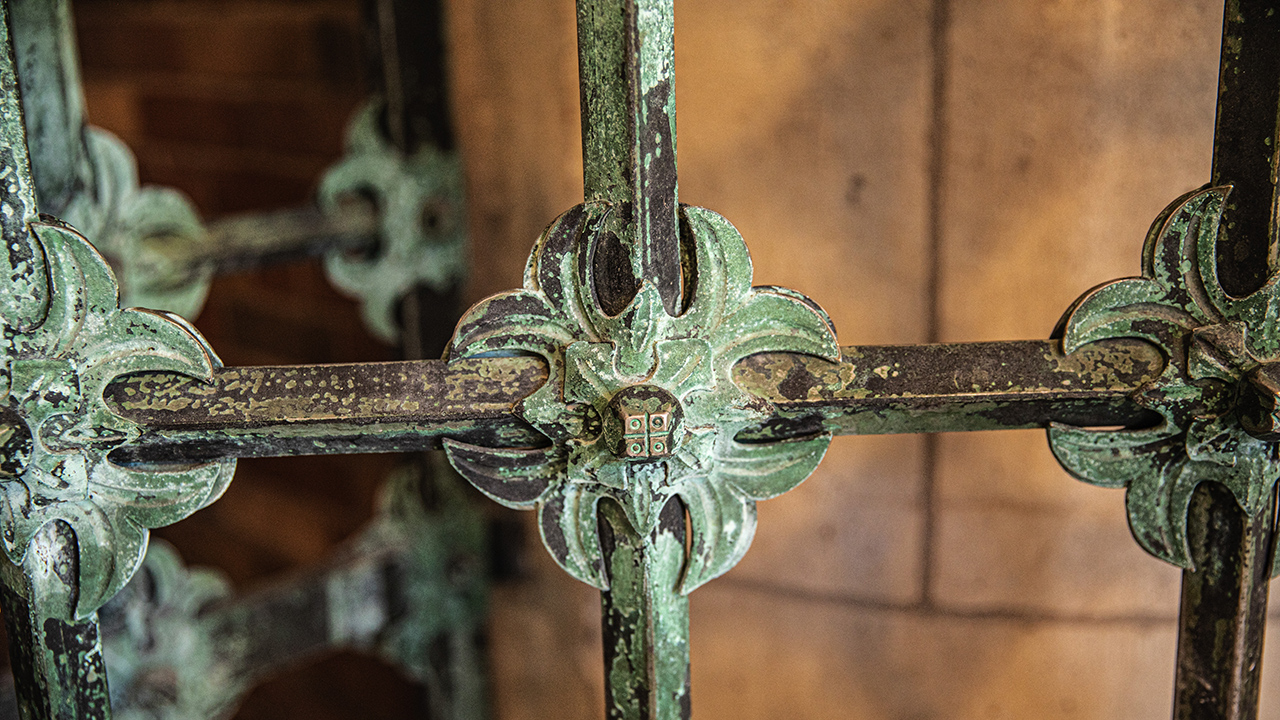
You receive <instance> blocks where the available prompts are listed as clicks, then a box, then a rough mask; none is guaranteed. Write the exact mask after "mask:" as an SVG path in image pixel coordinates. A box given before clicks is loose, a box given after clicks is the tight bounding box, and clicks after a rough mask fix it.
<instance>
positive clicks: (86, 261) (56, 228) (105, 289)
mask: <svg viewBox="0 0 1280 720" xmlns="http://www.w3.org/2000/svg"><path fill="white" fill-rule="evenodd" d="M30 227H31V234H32V240H33V241H34V245H35V247H36V248H37V252H39V253H40V254H41V255H42V256H43V258H44V264H45V266H46V267H45V273H43V275H44V277H39V278H38V279H35V278H31V277H30V276H27V277H21V283H23V284H25V283H29V282H32V281H33V280H34V281H35V282H37V283H47V287H48V291H47V298H48V302H47V305H46V307H45V309H44V314H43V318H42V320H41V322H40V323H39V324H38V325H37V326H36V327H34V328H30V329H28V330H25V331H20V329H19V328H18V327H17V326H15V325H14V324H12V323H11V322H10V320H9V317H8V316H7V315H6V316H5V318H4V320H3V322H4V332H5V335H6V337H7V338H8V340H9V343H8V345H9V346H8V347H7V348H5V352H4V354H3V355H0V363H2V368H3V369H2V370H0V397H3V398H4V399H5V406H6V407H7V408H8V411H9V413H11V414H12V415H13V416H15V417H16V418H18V419H19V420H20V421H21V423H22V424H21V426H20V431H25V433H26V434H27V436H28V437H29V438H30V439H31V440H30V453H29V455H28V456H27V458H26V461H25V463H24V467H23V468H22V470H21V472H20V474H18V475H17V477H14V478H11V479H9V480H7V481H6V482H4V483H3V486H0V493H3V502H4V507H3V513H4V515H3V533H4V546H5V552H6V554H7V555H8V557H9V559H10V560H11V561H12V562H14V563H18V564H21V563H23V562H24V558H26V557H27V555H28V553H27V548H28V544H29V543H30V541H31V538H32V537H33V536H34V535H35V534H36V532H38V531H39V530H40V528H41V527H43V526H44V525H46V524H47V523H49V522H52V521H54V520H61V521H64V522H66V523H67V524H68V525H70V527H71V528H72V530H74V532H75V534H76V537H77V540H78V545H79V548H80V555H79V596H78V598H77V600H76V602H75V605H74V612H73V615H71V616H70V617H68V618H67V619H73V618H83V617H87V616H88V615H90V614H91V613H92V612H93V611H94V610H96V609H97V608H98V607H99V606H100V605H101V604H102V603H103V602H104V601H106V599H108V598H110V597H111V596H112V595H113V594H115V592H116V591H117V590H119V589H120V587H122V586H123V585H124V583H125V582H126V581H127V580H128V578H129V577H130V575H132V573H133V571H134V569H135V568H136V567H137V565H138V563H140V562H141V561H142V554H143V552H144V550H145V548H146V539H147V528H151V527H158V526H160V525H166V524H169V523H172V522H174V521H176V520H178V519H180V518H183V517H186V516H187V515H189V514H190V513H192V512H194V511H195V510H197V509H199V508H201V507H204V506H205V505H207V504H208V503H210V502H212V501H213V500H214V499H216V498H217V497H218V496H219V495H220V494H221V493H222V490H223V489H224V488H225V487H226V485H227V483H228V482H230V480H231V475H232V472H233V470H234V467H235V463H234V461H220V462H217V463H214V464H210V465H197V466H190V467H178V468H172V469H168V468H161V467H155V468H147V469H141V468H129V467H123V466H119V465H116V464H114V463H112V462H111V461H109V460H108V459H107V454H108V453H109V452H110V451H111V450H112V449H113V448H115V447H117V446H119V445H121V444H124V443H127V442H128V441H129V440H131V439H133V438H135V437H137V436H138V434H139V433H140V432H141V428H139V426H138V425H136V424H135V423H132V422H130V421H127V420H124V419H122V418H120V417H119V416H117V415H115V414H114V413H112V412H111V411H110V410H109V409H108V408H107V406H106V404H105V403H104V402H103V400H102V393H103V390H104V388H105V387H106V386H107V384H108V383H110V382H111V381H112V380H113V379H114V378H116V377H118V376H120V375H124V374H127V373H130V372H136V371H140V370H165V371H169V372H176V373H183V374H186V375H190V376H193V377H200V378H208V377H209V376H210V373H211V372H212V371H213V368H214V367H215V366H216V365H217V364H218V361H217V358H216V357H215V356H214V355H213V354H212V351H210V350H209V348H208V347H207V346H206V345H205V344H204V342H203V341H202V340H201V339H200V337H199V335H198V334H197V333H196V332H195V330H194V329H193V328H191V327H190V326H189V325H187V324H186V323H185V322H183V321H182V320H181V319H179V318H177V317H175V316H165V315H161V314H157V313H153V312H150V311H144V310H121V309H119V307H118V298H117V294H116V284H115V279H114V277H113V276H112V274H111V271H110V269H109V268H108V267H107V264H106V262H105V261H104V260H103V259H102V256H100V255H98V254H97V252H96V251H95V250H94V249H93V247H92V246H91V245H90V244H89V243H88V241H86V240H85V239H84V238H83V237H82V236H80V235H79V234H78V233H76V232H75V231H73V230H72V229H70V228H69V227H67V226H65V225H61V224H53V223H48V222H39V223H31V226H30ZM6 240H9V241H10V242H13V241H14V240H15V239H11V238H6ZM11 274H12V275H21V272H20V271H19V270H17V269H14V270H12V271H11ZM16 284H17V283H15V284H11V285H10V288H13V287H15V285H16ZM5 292H6V293H14V292H19V291H17V290H11V289H6V290H5Z"/></svg>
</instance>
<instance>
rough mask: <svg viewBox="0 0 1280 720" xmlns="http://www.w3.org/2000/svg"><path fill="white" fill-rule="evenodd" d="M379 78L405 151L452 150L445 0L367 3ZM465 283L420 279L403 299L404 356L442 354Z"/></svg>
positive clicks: (392, 136)
mask: <svg viewBox="0 0 1280 720" xmlns="http://www.w3.org/2000/svg"><path fill="white" fill-rule="evenodd" d="M366 17H367V18H368V20H367V22H368V26H369V27H370V32H369V37H370V38H371V39H372V40H374V41H375V42H373V43H372V47H370V54H371V55H373V56H374V59H373V61H372V63H371V65H372V66H373V70H374V72H373V75H374V84H375V85H376V86H377V87H378V89H379V90H380V91H381V92H382V95H383V98H384V99H385V101H386V120H385V123H386V132H387V138H388V139H389V140H390V141H391V143H392V144H393V145H395V146H396V147H397V148H398V149H399V150H400V152H401V153H403V154H404V155H412V154H414V153H415V152H416V151H417V150H418V148H420V147H423V146H432V147H435V148H436V149H438V150H441V151H444V152H450V151H452V150H453V149H454V146H455V143H456V140H455V138H454V134H453V120H452V118H451V116H450V109H449V83H448V65H447V60H448V59H447V57H446V55H447V53H446V48H447V43H446V34H445V12H444V7H443V6H442V3H441V0H371V3H370V4H369V5H368V6H367V7H366ZM462 309H463V308H462V288H461V286H460V283H459V284H457V285H454V286H453V287H450V288H446V289H444V290H437V289H433V288H430V287H427V286H425V285H420V286H418V287H417V288H415V289H414V290H413V291H412V292H410V293H408V294H406V295H405V296H404V298H403V299H402V300H401V303H400V329H401V335H400V337H401V344H400V350H401V353H402V354H403V356H404V358H405V359H406V360H419V359H426V358H438V357H440V356H441V355H442V354H444V348H445V346H446V345H447V344H448V343H449V338H450V337H452V335H453V328H454V325H455V324H457V321H458V318H459V317H461V314H462Z"/></svg>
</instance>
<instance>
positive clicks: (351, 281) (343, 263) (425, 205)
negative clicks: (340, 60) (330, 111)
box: [319, 101, 467, 342]
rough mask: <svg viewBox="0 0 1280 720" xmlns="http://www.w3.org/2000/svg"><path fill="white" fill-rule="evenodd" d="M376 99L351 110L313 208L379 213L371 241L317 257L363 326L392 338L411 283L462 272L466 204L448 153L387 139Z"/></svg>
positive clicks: (446, 284)
mask: <svg viewBox="0 0 1280 720" xmlns="http://www.w3.org/2000/svg"><path fill="white" fill-rule="evenodd" d="M382 112H383V103H382V102H381V101H373V102H370V103H368V104H367V105H366V106H365V107H364V108H363V109H361V110H360V111H358V112H357V113H356V115H355V117H354V119H353V120H352V122H351V127H350V128H349V129H348V131H347V154H346V157H345V158H344V159H343V160H341V161H340V162H339V163H338V164H337V165H335V166H333V167H332V168H330V169H329V170H328V171H327V172H326V173H325V176H324V178H323V179H322V180H321V182H320V191H319V201H320V206H321V208H323V209H324V210H325V211H326V212H329V213H331V214H340V213H342V212H343V207H344V205H349V204H352V203H359V202H365V201H371V202H372V203H373V205H374V209H375V212H376V213H377V214H378V215H379V217H380V226H381V234H380V241H379V243H378V245H377V246H376V247H375V248H373V249H371V250H370V251H366V252H364V253H358V254H353V253H347V252H333V253H330V254H329V255H327V256H326V258H325V271H326V272H327V274H328V276H329V281H330V282H332V283H333V284H334V286H336V287H337V288H338V289H340V290H342V291H343V292H345V293H348V294H349V295H351V296H353V297H356V298H358V299H359V300H360V303H361V314H362V316H363V318H364V321H365V324H366V325H367V326H368V327H369V329H370V331H372V332H373V334H374V335H376V336H377V337H379V338H381V339H382V340H385V341H387V342H395V341H396V340H397V338H399V336H400V323H399V321H398V319H397V312H398V311H399V308H400V303H401V299H402V298H403V297H404V296H405V294H406V293H408V292H409V291H410V290H412V289H413V288H414V287H415V286H419V285H425V286H427V287H430V288H432V289H433V290H436V291H438V292H442V293H443V292H447V291H449V290H450V289H452V288H454V287H456V286H457V285H458V284H460V283H461V282H462V280H463V278H465V276H466V267H467V257H466V241H467V234H466V205H465V200H464V195H463V187H462V168H461V164H460V163H459V161H458V157H457V155H456V154H454V153H452V152H446V151H444V150H440V149H438V148H436V147H434V146H432V145H430V144H428V143H422V144H420V145H419V146H418V147H417V148H416V149H415V150H414V152H413V154H412V155H407V156H406V155H405V154H404V153H402V152H401V151H400V150H399V149H398V148H397V147H396V146H395V145H393V144H392V143H391V142H390V141H389V140H388V139H387V138H386V135H385V132H384V131H383V129H382V126H381V123H380V122H379V117H380V115H381V113H382Z"/></svg>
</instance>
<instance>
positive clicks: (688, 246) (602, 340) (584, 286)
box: [445, 202, 840, 594]
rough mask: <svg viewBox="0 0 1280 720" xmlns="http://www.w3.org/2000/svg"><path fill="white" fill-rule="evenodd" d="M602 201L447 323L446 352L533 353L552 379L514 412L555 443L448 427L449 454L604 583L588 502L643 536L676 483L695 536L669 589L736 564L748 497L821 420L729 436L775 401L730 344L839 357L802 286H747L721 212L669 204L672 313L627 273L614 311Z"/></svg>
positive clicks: (741, 257)
mask: <svg viewBox="0 0 1280 720" xmlns="http://www.w3.org/2000/svg"><path fill="white" fill-rule="evenodd" d="M613 212H614V211H613V208H612V206H611V205H609V204H607V203H600V202H597V203H588V204H586V205H580V206H578V207H576V208H574V209H573V210H570V211H569V212H567V213H565V214H564V215H562V216H561V217H560V218H558V219H557V220H556V221H555V222H554V223H552V224H551V226H550V227H549V228H548V229H547V230H546V232H545V233H544V234H543V235H542V237H541V238H540V239H539V240H538V242H537V244H536V245H535V247H534V249H533V253H532V255H531V257H530V259H529V264H528V267H527V268H526V270H525V279H524V289H523V290H517V291H513V292H508V293H503V294H500V295H496V296H494V297H491V298H489V299H487V300H483V301H481V302H480V303H479V304H477V305H476V306H475V307H473V308H472V309H471V310H470V311H469V312H468V313H467V315H466V316H465V317H464V318H463V319H462V321H461V322H460V323H459V325H458V330H457V332H456V334H455V336H454V338H453V342H452V344H451V347H450V350H449V358H450V359H458V358H465V357H475V356H479V355H493V354H513V353H518V354H536V355H539V356H541V357H542V358H543V359H545V360H546V362H547V363H548V365H549V373H550V375H549V377H550V379H549V380H548V382H547V383H546V384H544V385H543V386H542V387H541V388H539V389H538V390H537V391H536V392H534V393H533V394H531V395H530V396H528V397H527V398H525V399H524V401H523V402H522V403H521V404H520V406H519V407H518V412H519V414H520V415H521V416H522V417H523V418H524V420H526V421H527V422H529V423H530V424H531V425H532V426H533V427H535V428H537V429H538V430H539V431H541V432H542V433H543V434H545V435H546V436H547V437H548V438H549V439H550V441H551V444H550V446H549V447H545V448H535V449H526V448H517V449H504V448H485V447H477V446H474V445H468V444H465V443H462V442H457V441H452V440H447V441H446V442H445V447H446V450H447V451H448V453H449V457H450V460H451V461H452V462H453V464H454V466H455V467H456V468H457V469H458V471H459V472H461V473H462V475H463V476H464V477H466V478H467V479H468V480H470V481H471V482H472V483H473V484H474V485H475V486H476V487H477V488H479V489H480V490H481V491H482V492H484V493H486V494H487V495H489V496H490V497H492V498H493V499H495V500H497V501H498V502H500V503H502V504H504V505H507V506H509V507H514V508H522V509H527V508H537V509H538V511H539V513H540V521H541V522H540V526H541V531H542V539H543V543H544V544H545V545H546V546H547V548H548V549H549V550H550V551H551V554H552V555H553V556H554V557H555V559H556V561H557V562H559V563H560V565H561V566H562V567H563V568H564V569H565V570H566V571H568V572H569V573H570V574H571V575H573V576H574V577H576V578H578V579H580V580H582V581H584V582H587V583H589V584H591V585H593V586H595V587H598V588H601V589H607V588H608V578H607V575H606V573H605V570H604V559H603V555H602V552H601V547H600V537H599V520H598V516H597V512H598V506H599V503H600V501H601V500H605V499H608V500H610V501H612V502H616V503H617V504H618V505H619V506H621V507H622V509H623V511H624V512H625V514H626V518H627V520H628V522H629V523H630V525H631V528H632V529H633V530H634V531H635V532H636V533H637V534H638V535H639V536H641V537H646V536H648V535H649V533H651V532H652V531H653V529H654V527H655V525H656V524H657V522H658V517H659V514H660V513H661V511H662V509H663V507H664V506H665V505H666V504H667V503H668V502H669V501H672V500H673V498H676V497H678V498H679V499H680V501H682V502H683V505H684V508H685V510H686V511H687V512H688V517H689V521H690V539H689V540H690V543H689V544H690V549H689V551H688V556H687V560H686V563H685V568H684V574H683V577H682V580H681V583H680V591H681V592H682V593H686V594H687V593H688V592H690V591H692V590H693V589H694V588H697V587H698V586H699V585H702V584H703V583H705V582H707V581H708V580H710V579H712V578H714V577H716V576H718V575H721V574H723V573H724V572H726V571H728V570H729V569H730V568H731V567H733V566H734V565H735V564H736V563H737V562H738V560H740V559H741V558H742V556H743V554H744V553H745V552H746V551H747V547H748V546H749V545H750V543H751V538H752V536H753V535H754V533H755V526H756V508H755V503H756V501H757V500H765V499H768V498H772V497H775V496H777V495H780V494H782V493H784V492H786V491H787V490H790V489H791V488H793V487H795V486H796V485H798V484H799V483H800V482H801V481H802V480H804V479H805V478H806V477H808V476H809V474H810V473H811V472H813V470H814V468H815V467H817V465H818V463H819V461H821V459H822V456H823V454H824V453H825V452H826V448H827V445H828V443H829V442H830V435H828V434H819V435H815V436H811V437H806V438H800V439H795V440H788V441H782V442H773V443H760V444H745V443H740V442H737V441H736V440H734V437H735V435H736V434H737V433H738V432H739V431H741V430H742V429H744V428H746V427H748V426H750V425H752V424H753V423H758V422H760V421H761V420H763V419H764V418H766V417H767V416H768V415H769V414H770V407H769V405H768V403H766V402H765V401H763V400H760V399H759V398H756V397H754V396H752V395H750V394H748V393H746V392H744V391H742V390H741V389H739V388H738V387H737V386H736V385H734V383H733V381H732V380H731V378H730V371H731V369H732V367H733V365H734V363H736V362H737V361H738V360H741V359H742V358H744V357H746V356H748V355H752V354H755V353H760V352H796V353H804V354H808V355H815V356H818V357H822V358H826V359H829V360H833V361H834V360H838V359H839V357H840V349H839V346H838V345H837V344H836V339H835V331H834V329H833V328H832V326H831V321H830V319H829V318H828V317H827V316H826V314H825V313H824V312H823V311H822V310H821V309H820V308H818V307H817V306H816V305H815V304H813V303H812V302H811V301H809V300H808V299H807V298H805V297H804V296H802V295H800V294H798V293H795V292H792V291H789V290H784V289H780V288H773V287H756V288H753V287H751V286H750V279H751V259H750V257H749V255H748V254H747V248H746V244H745V243H744V242H743V241H742V237H741V236H740V235H739V234H738V231H737V230H736V229H734V227H733V226H732V225H731V224H730V223H729V222H728V221H727V220H725V219H724V218H723V217H721V216H719V215H717V214H715V213H713V212H711V211H709V210H704V209H701V208H696V207H689V206H683V207H681V211H680V215H681V224H682V226H683V230H684V236H683V248H682V250H683V253H682V254H683V256H684V276H685V294H684V301H683V311H682V312H680V313H679V314H678V315H676V316H674V317H673V316H671V315H668V314H667V312H666V310H665V309H664V308H663V304H662V300H661V298H660V296H659V293H658V290H657V289H656V288H655V287H654V286H653V285H652V284H651V283H650V282H647V281H646V282H642V283H639V284H638V288H637V290H636V293H635V296H634V298H632V300H631V301H630V303H629V304H628V305H627V306H626V307H625V308H624V309H623V310H622V311H621V312H619V313H617V314H615V315H610V314H608V313H606V312H605V311H604V310H603V309H602V308H601V306H600V303H599V301H598V299H597V295H596V287H597V275H598V274H599V272H600V271H599V269H598V268H597V263H596V262H595V260H596V253H597V251H598V250H600V249H601V248H602V246H603V245H604V243H605V242H606V238H607V237H608V235H609V233H608V231H607V230H606V227H612V226H613V224H612V223H610V222H609V220H610V215H611V214H612V213H613Z"/></svg>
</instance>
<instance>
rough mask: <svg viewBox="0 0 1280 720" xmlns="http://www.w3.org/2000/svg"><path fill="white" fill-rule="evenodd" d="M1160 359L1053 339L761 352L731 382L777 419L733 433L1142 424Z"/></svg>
mask: <svg viewBox="0 0 1280 720" xmlns="http://www.w3.org/2000/svg"><path fill="white" fill-rule="evenodd" d="M1163 367H1164V359H1163V357H1162V356H1161V354H1160V351H1159V350H1157V349H1156V348H1155V347H1154V346H1152V345H1150V344H1148V343H1145V342H1141V341H1136V340H1118V341H1109V342H1105V343H1097V344H1095V345H1086V346H1085V347H1083V348H1081V349H1080V350H1078V351H1077V352H1076V353H1073V354H1071V355H1064V354H1063V353H1062V351H1061V349H1060V346H1059V344H1058V343H1057V342H1055V341H1052V340H1047V341H1046V340H1024V341H1005V342H984V343H952V344H947V345H941V344H940V345H890V346H854V347H844V348H841V360H840V362H839V363H830V362H826V361H823V360H820V359H817V358H813V357H808V356H803V355H796V354H788V353H762V354H759V355H753V356H751V357H748V358H746V359H744V360H743V361H742V362H740V363H738V364H737V365H736V366H734V369H733V378H734V380H735V381H736V382H737V383H738V384H739V385H740V386H742V387H743V388H744V389H745V390H747V391H748V392H751V393H752V394H754V395H757V396H758V397H760V398H762V399H764V400H767V401H768V402H769V403H770V404H772V405H773V407H774V408H775V414H774V417H773V418H771V419H770V420H769V421H767V422H766V423H763V424H762V425H761V426H760V427H758V428H750V429H747V430H745V431H743V433H742V434H741V435H740V436H739V437H740V438H742V439H744V440H756V439H763V438H767V437H770V436H778V437H795V436H798V435H802V434H804V433H805V432H814V431H817V430H826V431H829V432H832V433H835V434H837V435H879V434H885V433H915V432H955V431H960V430H999V429H1014V428H1031V427H1047V426H1048V425H1049V424H1050V423H1052V422H1070V423H1073V424H1080V425H1094V426H1114V425H1124V426H1142V425H1149V424H1151V423H1152V422H1154V421H1155V416H1154V415H1153V414H1152V413H1151V412H1150V411H1149V410H1146V409H1144V408H1142V407H1141V406H1140V405H1138V404H1136V403H1135V402H1134V401H1133V397H1134V396H1135V395H1137V394H1138V393H1140V392H1141V391H1142V389H1143V388H1144V386H1145V385H1146V384H1147V383H1148V382H1150V381H1151V380H1153V379H1155V378H1156V377H1158V376H1159V374H1160V371H1161V369H1162V368H1163Z"/></svg>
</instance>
